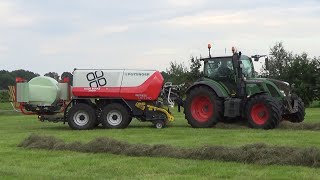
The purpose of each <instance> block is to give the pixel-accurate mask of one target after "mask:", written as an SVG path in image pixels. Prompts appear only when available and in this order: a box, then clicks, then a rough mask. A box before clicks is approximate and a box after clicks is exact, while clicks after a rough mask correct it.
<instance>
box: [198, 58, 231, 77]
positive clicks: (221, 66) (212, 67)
mask: <svg viewBox="0 0 320 180" xmlns="http://www.w3.org/2000/svg"><path fill="white" fill-rule="evenodd" d="M204 74H205V76H206V77H208V78H211V79H215V80H220V79H221V78H227V77H230V76H234V70H233V65H232V58H231V57H221V58H212V59H210V60H208V61H205V63H204Z"/></svg>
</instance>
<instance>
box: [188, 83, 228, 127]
mask: <svg viewBox="0 0 320 180" xmlns="http://www.w3.org/2000/svg"><path fill="white" fill-rule="evenodd" d="M185 107H186V109H185V117H186V119H187V120H188V123H189V124H190V125H191V126H192V127H194V128H209V127H213V126H214V125H215V124H217V122H218V121H219V120H220V119H222V116H223V110H222V109H223V107H222V100H220V99H219V98H218V97H217V96H216V94H215V93H214V92H213V91H212V90H211V89H210V88H208V87H205V86H200V87H195V88H194V89H192V90H191V91H190V92H189V93H188V95H187V99H186V105H185Z"/></svg>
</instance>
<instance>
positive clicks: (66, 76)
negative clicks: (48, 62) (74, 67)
mask: <svg viewBox="0 0 320 180" xmlns="http://www.w3.org/2000/svg"><path fill="white" fill-rule="evenodd" d="M64 78H69V80H70V84H71V85H73V75H72V74H71V73H70V72H63V73H62V74H61V80H63V79H64Z"/></svg>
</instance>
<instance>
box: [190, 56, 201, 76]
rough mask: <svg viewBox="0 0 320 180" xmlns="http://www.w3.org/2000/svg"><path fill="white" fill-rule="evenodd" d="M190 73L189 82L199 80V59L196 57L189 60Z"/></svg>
mask: <svg viewBox="0 0 320 180" xmlns="http://www.w3.org/2000/svg"><path fill="white" fill-rule="evenodd" d="M190 63H191V64H190V72H189V75H188V76H189V78H188V79H189V81H192V82H194V81H196V80H197V79H199V78H200V77H201V71H200V68H201V61H200V59H199V58H197V57H193V56H191V58H190Z"/></svg>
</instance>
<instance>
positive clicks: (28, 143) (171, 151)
mask: <svg viewBox="0 0 320 180" xmlns="http://www.w3.org/2000/svg"><path fill="white" fill-rule="evenodd" d="M18 146H19V147H23V148H30V149H45V150H60V151H63V150H65V151H76V152H84V153H111V154H116V155H125V156H145V157H168V158H178V159H195V160H216V161H228V162H239V163H246V164H250V163H252V164H259V165H294V166H308V167H320V149H318V148H315V147H308V148H297V147H285V146H269V145H266V144H263V143H258V144H248V145H244V146H241V147H228V146H203V147H199V148H181V147H173V146H169V145H147V144H130V143H127V142H123V141H118V140H114V139H110V138H96V139H94V140H92V141H90V142H88V143H81V142H73V143H65V142H64V141H63V140H60V139H57V138H55V137H53V136H38V135H30V136H29V137H27V138H26V139H25V140H23V141H22V142H21V143H20V144H19V145H18Z"/></svg>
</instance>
